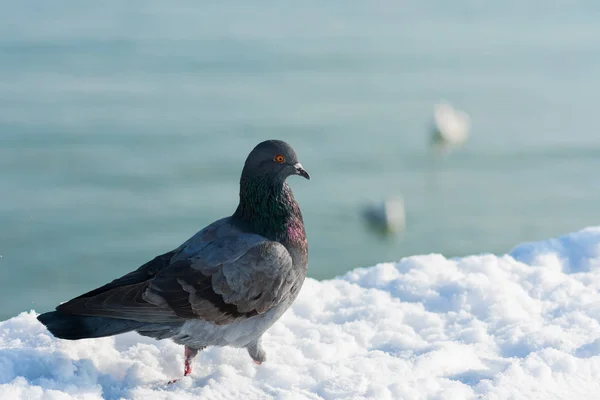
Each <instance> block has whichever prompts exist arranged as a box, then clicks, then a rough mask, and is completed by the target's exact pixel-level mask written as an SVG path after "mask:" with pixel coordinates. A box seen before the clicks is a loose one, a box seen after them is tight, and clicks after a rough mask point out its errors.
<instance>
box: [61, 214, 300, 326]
mask: <svg viewBox="0 0 600 400" xmlns="http://www.w3.org/2000/svg"><path fill="white" fill-rule="evenodd" d="M163 259H164V261H163ZM160 262H161V263H162V264H160V265H158V264H156V265H157V268H154V265H153V266H152V267H153V268H147V267H146V266H144V267H142V268H140V270H139V271H140V272H139V273H137V272H136V274H137V275H135V278H136V279H130V278H129V275H127V276H126V277H127V279H123V278H122V280H115V281H113V282H112V283H111V284H109V285H105V286H104V287H102V288H100V289H98V290H96V291H92V292H89V293H88V294H86V295H85V296H84V297H79V298H76V299H73V300H71V301H69V302H67V303H65V304H63V305H61V306H59V307H58V309H59V310H60V311H64V312H68V313H73V314H80V315H90V316H106V317H112V318H127V319H132V320H138V321H145V322H156V321H160V322H170V321H177V320H179V321H181V320H185V319H192V318H197V319H203V320H207V321H211V322H214V323H216V324H228V323H231V322H233V321H235V320H237V319H240V318H249V317H252V316H254V315H257V314H262V313H265V312H266V311H268V310H269V309H271V308H272V307H274V306H276V305H277V304H279V303H281V302H282V301H285V299H286V298H287V296H289V295H290V292H293V293H295V292H296V291H297V290H298V289H299V288H300V285H301V283H302V274H300V273H298V272H297V271H295V269H294V267H293V262H292V258H291V256H290V254H289V252H288V251H287V249H286V248H285V247H284V246H283V245H282V244H280V243H278V242H274V241H270V240H268V239H266V238H264V237H262V236H259V235H255V234H248V233H242V232H240V231H239V230H238V229H236V228H235V227H233V226H232V225H231V223H230V222H229V220H228V219H222V220H219V221H216V222H215V223H213V224H211V225H209V226H208V227H206V228H205V229H203V230H201V231H200V232H198V233H197V234H196V235H194V236H193V237H192V238H190V239H189V240H188V241H187V242H185V243H184V244H183V245H181V246H180V247H179V248H178V249H176V250H174V251H173V252H170V253H168V258H167V257H166V256H165V257H163V258H161V261H160ZM146 269H148V270H150V269H151V272H152V273H146ZM142 270H143V271H142ZM138 275H139V278H138Z"/></svg>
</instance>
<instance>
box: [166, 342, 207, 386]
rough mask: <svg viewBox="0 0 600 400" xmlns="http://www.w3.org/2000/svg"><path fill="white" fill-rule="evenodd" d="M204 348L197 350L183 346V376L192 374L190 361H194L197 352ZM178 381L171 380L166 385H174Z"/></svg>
mask: <svg viewBox="0 0 600 400" xmlns="http://www.w3.org/2000/svg"><path fill="white" fill-rule="evenodd" d="M203 349H204V347H201V348H199V349H194V348H192V347H187V346H185V360H184V361H183V376H188V375H189V374H191V373H192V361H194V358H196V355H198V352H199V351H200V350H203ZM178 380H179V379H173V380H172V381H169V382H168V383H169V384H171V383H175V382H177V381H178Z"/></svg>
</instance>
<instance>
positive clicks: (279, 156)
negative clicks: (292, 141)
mask: <svg viewBox="0 0 600 400" xmlns="http://www.w3.org/2000/svg"><path fill="white" fill-rule="evenodd" d="M273 161H275V162H276V163H279V164H281V163H282V162H284V161H285V157H284V156H282V155H281V154H279V155H277V156H275V158H273Z"/></svg>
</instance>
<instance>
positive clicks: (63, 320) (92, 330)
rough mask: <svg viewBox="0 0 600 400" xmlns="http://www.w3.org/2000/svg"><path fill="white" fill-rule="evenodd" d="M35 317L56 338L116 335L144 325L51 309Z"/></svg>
mask: <svg viewBox="0 0 600 400" xmlns="http://www.w3.org/2000/svg"><path fill="white" fill-rule="evenodd" d="M37 319H38V320H39V321H40V322H41V323H42V324H44V325H46V328H48V330H49V331H50V332H51V333H52V334H53V335H54V336H55V337H57V338H60V339H68V340H77V339H89V338H99V337H105V336H112V335H118V334H119V333H125V332H129V331H133V330H135V329H137V328H140V327H142V326H143V325H145V323H143V322H138V321H132V320H127V319H116V318H105V317H89V316H84V315H72V314H65V313H61V312H59V311H51V312H47V313H45V314H41V315H38V317H37Z"/></svg>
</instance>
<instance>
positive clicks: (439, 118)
mask: <svg viewBox="0 0 600 400" xmlns="http://www.w3.org/2000/svg"><path fill="white" fill-rule="evenodd" d="M470 129H471V119H470V118H469V114H467V113H466V112H464V111H460V110H456V109H455V108H454V107H452V106H451V105H450V104H447V103H440V104H436V105H435V110H434V113H433V129H432V131H433V132H432V135H431V136H432V137H431V144H432V146H434V147H438V148H448V147H457V146H460V145H462V144H464V142H466V141H467V138H468V136H469V130H470Z"/></svg>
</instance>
